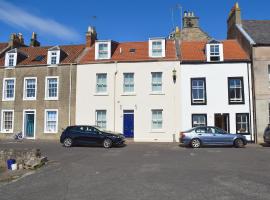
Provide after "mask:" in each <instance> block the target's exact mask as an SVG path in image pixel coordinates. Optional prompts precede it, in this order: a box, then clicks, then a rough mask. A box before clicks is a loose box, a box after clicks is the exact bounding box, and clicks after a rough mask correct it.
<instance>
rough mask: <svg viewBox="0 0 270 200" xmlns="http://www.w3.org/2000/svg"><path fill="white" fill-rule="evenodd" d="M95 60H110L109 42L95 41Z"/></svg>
mask: <svg viewBox="0 0 270 200" xmlns="http://www.w3.org/2000/svg"><path fill="white" fill-rule="evenodd" d="M95 58H96V60H97V59H110V58H111V41H97V42H96V43H95Z"/></svg>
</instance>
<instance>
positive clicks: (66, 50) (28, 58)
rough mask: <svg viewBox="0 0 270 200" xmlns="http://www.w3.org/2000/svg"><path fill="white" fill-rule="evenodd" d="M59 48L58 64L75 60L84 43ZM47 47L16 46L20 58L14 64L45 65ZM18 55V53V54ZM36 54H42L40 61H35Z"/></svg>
mask: <svg viewBox="0 0 270 200" xmlns="http://www.w3.org/2000/svg"><path fill="white" fill-rule="evenodd" d="M59 47H60V49H61V54H60V55H61V59H60V64H68V63H74V62H76V59H77V58H78V56H79V55H80V54H81V52H82V51H83V49H84V47H85V46H84V45H64V46H59ZM50 48H51V46H48V47H20V48H18V49H17V50H18V52H19V54H20V53H21V54H22V55H23V56H21V59H18V63H17V65H16V66H24V65H46V64H47V53H48V49H50ZM18 56H20V55H18ZM37 56H43V58H42V59H41V61H35V58H36V57H37ZM4 59H5V57H4V56H2V57H1V58H0V66H4V63H5V60H4Z"/></svg>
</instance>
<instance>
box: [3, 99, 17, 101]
mask: <svg viewBox="0 0 270 200" xmlns="http://www.w3.org/2000/svg"><path fill="white" fill-rule="evenodd" d="M2 101H15V99H2Z"/></svg>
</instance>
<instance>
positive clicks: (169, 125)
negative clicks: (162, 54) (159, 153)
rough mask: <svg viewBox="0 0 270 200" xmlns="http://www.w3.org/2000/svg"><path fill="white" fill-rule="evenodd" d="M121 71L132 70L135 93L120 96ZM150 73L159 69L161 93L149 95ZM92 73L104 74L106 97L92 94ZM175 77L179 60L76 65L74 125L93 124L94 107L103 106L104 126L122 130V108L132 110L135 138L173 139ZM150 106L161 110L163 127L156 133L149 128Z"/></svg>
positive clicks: (175, 129) (177, 85)
mask: <svg viewBox="0 0 270 200" xmlns="http://www.w3.org/2000/svg"><path fill="white" fill-rule="evenodd" d="M174 68H175V69H176V70H177V80H176V83H173V78H172V71H173V69H174ZM125 72H132V73H134V82H135V89H134V90H135V94H134V95H131V96H125V95H123V73H125ZM151 72H163V74H162V78H163V84H162V88H163V94H162V95H153V94H151V82H152V76H151ZM96 73H107V91H108V94H107V95H106V96H98V95H96V94H95V90H96ZM115 74H116V75H115ZM179 78H180V68H179V62H137V63H107V64H87V65H78V67H77V91H76V92H77V94H76V124H89V125H93V124H95V110H98V109H102V110H103V109H104V110H107V129H109V130H115V131H118V132H123V110H134V140H135V141H157V142H171V141H174V140H176V141H177V140H178V133H179V130H180V123H179V122H180V103H179V102H180V79H179ZM114 79H115V81H114ZM114 83H115V84H114ZM114 85H115V88H114ZM114 91H115V92H114ZM152 109H163V130H162V131H160V132H156V131H153V130H151V120H152V113H151V110H152Z"/></svg>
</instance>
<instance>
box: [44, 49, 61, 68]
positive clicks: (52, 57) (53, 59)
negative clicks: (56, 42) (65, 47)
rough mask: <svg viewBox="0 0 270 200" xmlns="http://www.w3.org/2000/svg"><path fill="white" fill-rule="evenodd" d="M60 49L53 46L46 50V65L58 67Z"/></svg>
mask: <svg viewBox="0 0 270 200" xmlns="http://www.w3.org/2000/svg"><path fill="white" fill-rule="evenodd" d="M60 53H61V49H60V47H59V46H54V47H52V48H50V49H49V50H48V56H47V64H48V65H54V66H55V65H58V64H59V63H60Z"/></svg>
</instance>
